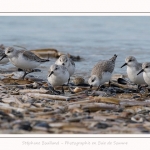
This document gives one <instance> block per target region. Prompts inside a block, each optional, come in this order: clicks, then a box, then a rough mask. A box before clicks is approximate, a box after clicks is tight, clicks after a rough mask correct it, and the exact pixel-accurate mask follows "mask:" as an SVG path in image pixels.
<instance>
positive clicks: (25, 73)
mask: <svg viewBox="0 0 150 150" xmlns="http://www.w3.org/2000/svg"><path fill="white" fill-rule="evenodd" d="M27 74H28V72H26V71H24V75H23V76H22V79H24V78H25V76H26V75H27Z"/></svg>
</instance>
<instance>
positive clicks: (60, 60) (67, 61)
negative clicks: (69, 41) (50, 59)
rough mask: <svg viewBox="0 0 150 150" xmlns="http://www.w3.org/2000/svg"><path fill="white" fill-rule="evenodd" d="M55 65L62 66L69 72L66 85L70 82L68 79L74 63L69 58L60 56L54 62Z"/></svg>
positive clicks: (72, 72) (72, 71)
mask: <svg viewBox="0 0 150 150" xmlns="http://www.w3.org/2000/svg"><path fill="white" fill-rule="evenodd" d="M55 64H57V65H63V66H65V67H66V68H67V69H68V72H69V79H68V83H69V80H70V77H71V76H72V75H73V74H74V71H75V63H74V62H73V60H72V59H71V58H69V57H68V56H67V55H61V56H60V57H59V58H58V59H57V60H56V62H55Z"/></svg>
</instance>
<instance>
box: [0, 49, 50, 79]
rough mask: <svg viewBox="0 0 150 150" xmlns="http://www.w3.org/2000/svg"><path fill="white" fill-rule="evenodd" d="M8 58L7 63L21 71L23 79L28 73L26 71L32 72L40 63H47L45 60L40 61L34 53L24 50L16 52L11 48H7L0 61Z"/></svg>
mask: <svg viewBox="0 0 150 150" xmlns="http://www.w3.org/2000/svg"><path fill="white" fill-rule="evenodd" d="M5 57H8V59H9V61H10V62H11V63H12V64H13V65H14V66H16V67H18V68H21V69H23V71H24V72H25V73H24V75H23V78H24V77H25V76H26V75H27V74H28V73H29V72H28V73H27V72H26V71H27V70H32V69H34V68H36V67H38V66H39V65H40V64H41V63H42V62H46V61H49V60H47V59H41V58H39V57H38V56H36V55H35V54H34V53H32V52H30V51H26V50H16V49H14V48H13V47H7V48H6V49H5V55H4V56H3V57H2V58H1V59H0V61H1V60H2V59H3V58H5Z"/></svg>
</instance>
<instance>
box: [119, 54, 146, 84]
mask: <svg viewBox="0 0 150 150" xmlns="http://www.w3.org/2000/svg"><path fill="white" fill-rule="evenodd" d="M126 65H127V74H128V78H129V79H130V80H131V81H132V82H133V83H135V84H137V85H138V86H139V85H141V84H145V81H144V79H143V73H141V74H140V75H138V76H137V73H138V72H139V71H140V70H141V69H142V64H141V63H139V62H138V61H137V60H136V58H135V57H133V56H128V57H127V58H126V59H125V64H123V65H122V66H121V68H122V67H124V66H126Z"/></svg>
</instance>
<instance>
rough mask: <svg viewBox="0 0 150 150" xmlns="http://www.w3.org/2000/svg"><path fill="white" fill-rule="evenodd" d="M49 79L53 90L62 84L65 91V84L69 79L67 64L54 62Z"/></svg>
mask: <svg viewBox="0 0 150 150" xmlns="http://www.w3.org/2000/svg"><path fill="white" fill-rule="evenodd" d="M47 79H48V81H49V83H50V84H51V85H52V87H53V90H54V88H55V87H56V86H62V92H63V93H64V90H63V84H64V83H66V82H67V81H68V79H69V72H68V70H67V68H66V67H65V66H62V65H56V64H54V65H51V67H50V70H49V75H48V77H47ZM54 91H55V90H54ZM56 92H57V91H56Z"/></svg>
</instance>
